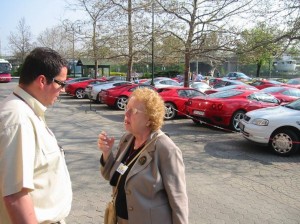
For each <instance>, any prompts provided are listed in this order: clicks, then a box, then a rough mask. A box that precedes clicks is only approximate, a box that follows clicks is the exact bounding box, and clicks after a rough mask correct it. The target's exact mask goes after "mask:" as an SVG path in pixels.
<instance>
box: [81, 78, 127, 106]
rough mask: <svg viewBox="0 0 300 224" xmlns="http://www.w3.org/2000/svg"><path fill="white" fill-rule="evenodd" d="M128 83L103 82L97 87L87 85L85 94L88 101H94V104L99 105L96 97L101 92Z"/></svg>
mask: <svg viewBox="0 0 300 224" xmlns="http://www.w3.org/2000/svg"><path fill="white" fill-rule="evenodd" d="M128 83H130V82H128V81H120V80H119V81H109V82H104V83H100V84H98V85H88V86H87V87H86V88H85V93H86V95H87V96H88V98H89V99H90V100H92V101H94V102H95V103H100V101H99V96H98V95H99V93H100V91H101V90H103V89H109V88H112V87H115V86H120V85H124V84H128Z"/></svg>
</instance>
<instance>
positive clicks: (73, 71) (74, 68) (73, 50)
mask: <svg viewBox="0 0 300 224" xmlns="http://www.w3.org/2000/svg"><path fill="white" fill-rule="evenodd" d="M72 31H73V76H74V78H75V29H74V27H72Z"/></svg>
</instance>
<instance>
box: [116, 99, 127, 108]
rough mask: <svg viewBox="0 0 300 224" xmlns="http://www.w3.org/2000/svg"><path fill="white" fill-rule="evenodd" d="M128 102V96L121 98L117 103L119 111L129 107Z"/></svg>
mask: <svg viewBox="0 0 300 224" xmlns="http://www.w3.org/2000/svg"><path fill="white" fill-rule="evenodd" d="M127 102H128V97H126V96H120V97H119V98H118V99H117V101H116V107H117V109H119V110H125V107H126V105H127Z"/></svg>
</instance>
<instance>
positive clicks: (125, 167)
mask: <svg viewBox="0 0 300 224" xmlns="http://www.w3.org/2000/svg"><path fill="white" fill-rule="evenodd" d="M127 169H128V166H126V165H124V164H123V163H120V165H119V167H118V169H117V171H118V172H119V173H120V174H121V175H123V174H124V173H125V172H126V170H127Z"/></svg>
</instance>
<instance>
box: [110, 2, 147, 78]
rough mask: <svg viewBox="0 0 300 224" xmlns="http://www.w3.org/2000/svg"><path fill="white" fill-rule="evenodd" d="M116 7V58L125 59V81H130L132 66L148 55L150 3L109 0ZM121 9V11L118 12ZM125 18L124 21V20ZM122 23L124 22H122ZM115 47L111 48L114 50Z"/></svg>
mask: <svg viewBox="0 0 300 224" xmlns="http://www.w3.org/2000/svg"><path fill="white" fill-rule="evenodd" d="M111 1H112V3H113V4H114V5H115V6H116V7H117V8H116V11H115V19H117V20H118V21H116V23H115V24H114V25H115V27H117V29H115V30H116V31H117V32H118V33H121V35H116V36H115V37H114V39H117V40H118V44H117V46H118V47H119V50H118V51H115V52H116V53H117V54H116V57H119V58H120V57H122V58H125V61H126V63H127V80H131V76H132V72H133V65H134V63H136V62H139V61H143V60H144V58H145V57H147V55H148V54H149V50H148V49H149V43H150V33H151V32H150V30H151V27H150V26H149V25H148V24H149V22H148V21H149V19H150V17H149V8H151V3H149V1H143V0H111ZM119 9H121V11H119ZM125 17H126V19H125ZM123 21H126V23H125V22H123ZM114 48H115V47H113V49H114Z"/></svg>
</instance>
